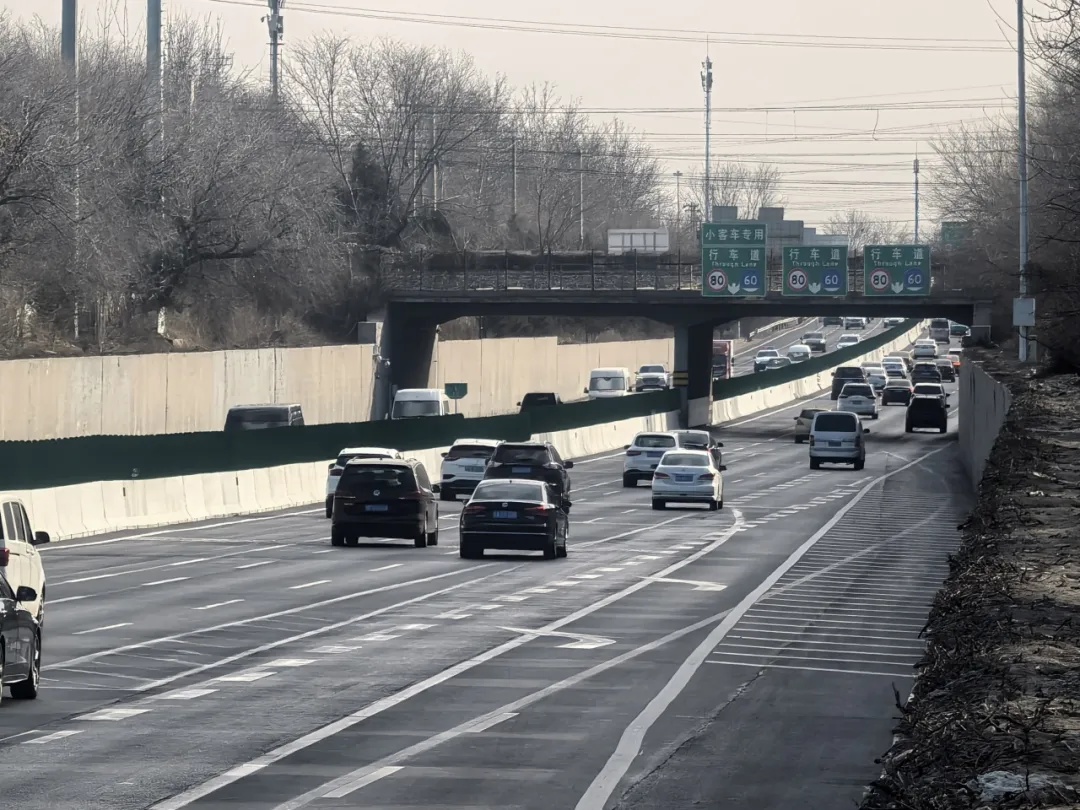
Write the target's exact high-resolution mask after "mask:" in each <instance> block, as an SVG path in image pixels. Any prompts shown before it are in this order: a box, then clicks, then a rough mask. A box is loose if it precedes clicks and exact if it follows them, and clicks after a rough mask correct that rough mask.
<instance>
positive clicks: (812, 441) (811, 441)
mask: <svg viewBox="0 0 1080 810" xmlns="http://www.w3.org/2000/svg"><path fill="white" fill-rule="evenodd" d="M810 446H811V447H813V446H814V434H813V433H811V434H810Z"/></svg>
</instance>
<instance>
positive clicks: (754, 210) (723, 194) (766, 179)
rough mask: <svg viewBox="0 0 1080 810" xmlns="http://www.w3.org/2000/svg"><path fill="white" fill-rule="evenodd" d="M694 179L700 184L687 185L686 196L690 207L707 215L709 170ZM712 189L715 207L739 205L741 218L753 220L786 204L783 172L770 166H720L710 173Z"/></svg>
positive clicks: (727, 164)
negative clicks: (765, 209) (706, 173)
mask: <svg viewBox="0 0 1080 810" xmlns="http://www.w3.org/2000/svg"><path fill="white" fill-rule="evenodd" d="M694 176H695V177H697V178H699V179H700V182H694V181H693V180H690V179H688V181H687V182H685V183H684V186H683V188H684V191H683V197H684V200H685V202H686V203H687V204H689V205H696V206H697V207H698V210H699V211H702V212H704V205H705V194H704V192H705V185H704V176H705V169H704V168H703V167H701V168H698V169H697V171H696V172H695V173H694ZM709 187H710V189H711V195H710V199H711V201H712V204H713V205H730V206H735V207H736V208H738V209H739V218H740V219H753V218H754V217H756V216H757V215H758V211H760V210H761V209H762V208H767V207H770V206H774V205H783V203H784V197H783V195H782V194H781V193H780V170H779V169H777V168H776V166H773V165H770V164H757V165H747V164H745V163H734V162H727V163H717V164H715V165H714V166H713V168H712V171H711V172H710V177H709Z"/></svg>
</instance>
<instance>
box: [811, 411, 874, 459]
mask: <svg viewBox="0 0 1080 810" xmlns="http://www.w3.org/2000/svg"><path fill="white" fill-rule="evenodd" d="M869 432H870V429H869V428H864V427H863V426H862V422H860V421H859V417H858V415H857V414H854V413H850V412H848V411H824V412H822V413H818V414H815V415H814V421H813V423H812V424H811V425H810V469H811V470H816V469H819V468H820V467H821V465H822V464H851V465H854V467H855V469H856V470H861V469H862V468H863V467H864V466H865V465H866V441H865V440H864V439H863V435H864V434H866V433H869Z"/></svg>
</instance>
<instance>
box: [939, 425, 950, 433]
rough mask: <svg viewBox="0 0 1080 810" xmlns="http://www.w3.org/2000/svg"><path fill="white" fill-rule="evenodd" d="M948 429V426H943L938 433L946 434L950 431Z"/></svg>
mask: <svg viewBox="0 0 1080 810" xmlns="http://www.w3.org/2000/svg"><path fill="white" fill-rule="evenodd" d="M948 429H949V426H948V425H942V426H941V427H939V428H938V433H945V432H946V431H948Z"/></svg>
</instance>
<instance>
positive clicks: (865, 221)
mask: <svg viewBox="0 0 1080 810" xmlns="http://www.w3.org/2000/svg"><path fill="white" fill-rule="evenodd" d="M825 233H827V234H829V235H831V236H846V237H848V245H849V247H850V249H851V252H852V254H857V253H861V252H862V249H863V248H864V247H865V246H866V245H896V244H903V243H905V242H907V241H909V240H910V239H911V232H910V231H909V230H908V229H907V226H906V225H905V224H904V223H901V222H894V221H892V220H887V219H878V218H876V217H872V216H870V215H869V214H867V213H866V212H865V211H859V210H857V209H850V210H848V211H845V212H844V213H842V214H836V215H834V216H832V217H830V218H829V220H828V221H827V222H826V223H825Z"/></svg>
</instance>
